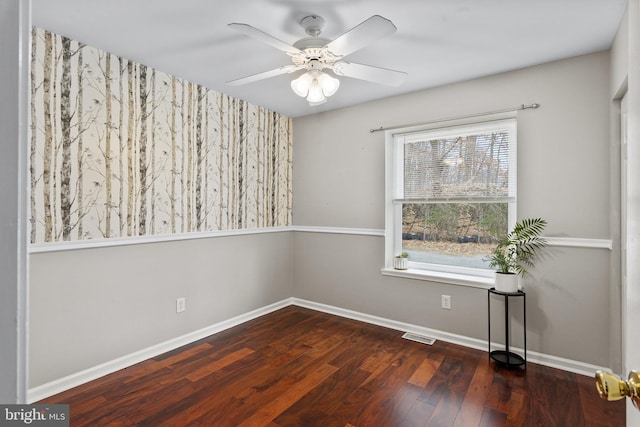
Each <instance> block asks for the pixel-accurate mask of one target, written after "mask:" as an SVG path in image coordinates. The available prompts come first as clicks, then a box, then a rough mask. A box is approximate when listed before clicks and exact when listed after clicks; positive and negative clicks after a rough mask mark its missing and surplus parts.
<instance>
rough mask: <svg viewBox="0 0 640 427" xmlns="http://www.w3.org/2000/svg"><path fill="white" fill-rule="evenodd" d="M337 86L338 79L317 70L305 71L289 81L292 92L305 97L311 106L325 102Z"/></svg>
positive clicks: (338, 85)
mask: <svg viewBox="0 0 640 427" xmlns="http://www.w3.org/2000/svg"><path fill="white" fill-rule="evenodd" d="M339 87H340V80H338V79H336V78H334V77H331V76H330V75H328V74H326V73H323V72H321V71H318V70H311V71H307V72H306V73H304V74H303V75H301V76H300V77H298V78H297V79H294V80H292V81H291V89H292V90H293V92H294V93H295V94H296V95H298V96H300V97H303V98H307V101H309V105H312V106H313V105H319V104H322V103H324V102H326V100H327V97H328V96H331V95H333V94H334V93H336V91H337V90H338V88H339Z"/></svg>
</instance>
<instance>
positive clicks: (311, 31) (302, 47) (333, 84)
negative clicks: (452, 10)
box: [227, 15, 407, 106]
mask: <svg viewBox="0 0 640 427" xmlns="http://www.w3.org/2000/svg"><path fill="white" fill-rule="evenodd" d="M228 25H229V27H231V28H233V29H234V30H237V31H239V32H241V33H243V34H245V35H248V36H251V37H253V38H255V39H257V40H260V41H262V42H264V43H266V44H269V45H271V46H273V47H275V48H276V49H279V50H281V51H283V52H285V53H286V54H287V55H289V56H290V57H291V61H292V62H293V63H292V64H288V65H283V66H282V67H279V68H276V69H274V70H269V71H265V72H262V73H258V74H253V75H250V76H247V77H243V78H239V79H235V80H231V81H229V82H227V84H230V85H242V84H246V83H252V82H255V81H258V80H262V79H266V78H269V77H275V76H278V75H281V74H287V73H294V72H296V71H299V70H306V71H305V73H303V74H302V75H301V76H300V77H298V78H296V79H294V80H293V81H292V82H291V89H292V90H293V91H294V92H295V93H296V94H297V95H299V96H301V97H304V98H307V101H309V105H311V106H313V105H319V104H322V103H324V102H326V100H327V97H328V96H331V95H333V94H334V93H336V91H337V90H338V87H339V86H340V81H339V80H338V79H336V78H334V77H332V76H330V75H329V74H327V73H325V72H324V70H331V71H332V72H333V73H334V74H335V75H337V76H346V77H352V78H356V79H361V80H367V81H370V82H375V83H381V84H385V85H389V86H399V85H400V84H402V82H403V81H404V80H405V78H406V77H407V73H404V72H402V71H395V70H389V69H386V68H380V67H375V66H372V65H364V64H357V63H354V62H348V61H345V60H344V59H343V58H344V57H346V56H347V55H350V54H351V53H353V52H355V51H357V50H359V49H362V48H363V47H365V46H366V45H368V44H370V43H373V42H374V41H376V40H378V39H380V38H382V37H385V36H388V35H390V34H392V33H394V32H395V31H396V30H397V28H396V26H395V25H393V22H391V21H390V20H388V19H386V18H383V17H382V16H379V15H373V16H372V17H370V18H369V19H367V20H365V21H363V22H361V23H360V24H358V25H357V26H355V27H354V28H352V29H351V30H349V31H347V32H346V33H344V34H342V35H341V36H339V37H338V38H336V39H335V40H333V41H331V40H327V39H325V38H322V37H320V34H321V33H322V30H323V29H324V27H325V25H326V22H325V20H324V19H323V18H322V17H320V16H317V15H310V16H306V17H304V18H303V19H302V20H301V21H300V25H301V26H302V28H304V30H305V33H306V34H307V36H308V37H305V38H302V39H300V40H298V41H297V42H295V43H294V44H293V45H289V44H287V43H285V42H283V41H281V40H278V39H277V38H275V37H273V36H271V35H269V34H267V33H265V32H263V31H261V30H258V29H257V28H255V27H252V26H251V25H248V24H237V23H232V24H228Z"/></svg>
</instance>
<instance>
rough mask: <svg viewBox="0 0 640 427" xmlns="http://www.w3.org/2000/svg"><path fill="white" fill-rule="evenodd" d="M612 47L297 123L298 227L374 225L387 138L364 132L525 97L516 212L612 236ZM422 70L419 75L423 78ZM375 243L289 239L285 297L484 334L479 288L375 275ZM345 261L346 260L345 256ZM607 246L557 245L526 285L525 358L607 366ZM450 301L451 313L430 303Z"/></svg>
mask: <svg viewBox="0 0 640 427" xmlns="http://www.w3.org/2000/svg"><path fill="white" fill-rule="evenodd" d="M609 67H610V61H609V53H608V52H600V53H594V54H590V55H585V56H581V57H577V58H572V59H568V60H563V61H558V62H554V63H549V64H544V65H540V66H535V67H531V68H526V69H522V70H518V71H514V72H509V73H504V74H499V75H494V76H489V77H486V78H481V79H477V80H473V81H468V82H464V83H459V84H455V85H450V86H445V87H440V88H435V89H432V90H427V91H423V92H417V93H411V94H407V95H404V96H400V97H395V98H389V99H386V100H382V101H377V102H371V103H368V104H363V105H359V106H357V107H353V108H347V109H342V110H338V111H332V112H328V113H322V114H318V115H313V116H309V117H303V118H298V119H295V120H294V160H293V163H294V178H293V183H294V191H293V193H294V224H295V225H299V226H326V227H355V228H373V229H383V228H384V134H383V133H382V132H379V133H373V134H372V133H370V132H369V129H370V128H377V127H380V126H392V125H401V124H408V123H417V122H421V121H431V120H436V119H440V118H448V117H453V116H460V115H466V114H473V113H479V112H483V111H494V110H501V109H504V108H508V107H515V106H519V105H521V104H530V103H533V102H536V103H539V104H541V107H540V108H539V109H538V110H528V111H523V112H520V113H519V114H518V155H519V163H518V216H519V217H531V216H542V217H544V218H546V219H547V220H548V222H549V225H548V227H547V233H546V234H547V235H549V236H558V237H574V238H594V239H610V238H611V232H610V227H611V224H610V202H609V191H610V179H611V178H610V177H611V173H612V172H611V167H612V166H611V165H610V161H609V158H610V147H609V138H610V133H609V107H610V97H609V81H610V78H609V71H610V68H609ZM425 72H428V70H425ZM383 245H384V238H382V237H373V236H354V235H347V236H345V235H338V234H324V235H317V234H313V233H296V235H295V255H294V257H295V258H294V291H295V294H294V296H295V297H299V298H303V299H308V300H312V301H316V302H320V303H325V304H331V305H335V306H339V307H343V308H347V309H351V310H356V311H362V312H365V313H368V314H372V315H377V316H382V317H386V318H390V319H394V320H399V321H404V322H409V323H414V324H417V325H421V326H424V327H428V328H433V329H439V330H443V331H447V332H451V333H456V334H461V335H465V336H469V337H472V338H477V339H486V334H487V332H486V316H487V312H486V291H484V290H482V289H475V288H467V287H461V286H455V285H447V284H441V283H434V282H428V281H418V280H412V279H401V278H391V277H383V276H381V274H380V268H381V267H382V266H383V263H384V260H383V250H384V249H383ZM342 256H348V257H349V258H348V259H349V262H347V261H345V260H344V258H342ZM610 258H611V251H610V250H607V249H591V248H588V249H584V248H582V249H579V248H570V247H554V248H552V250H550V251H548V252H547V257H546V258H545V259H544V260H543V261H542V262H541V263H539V265H538V268H536V269H535V271H533V272H532V273H533V274H532V277H531V278H529V279H528V280H527V281H526V282H525V287H526V290H527V292H528V299H529V301H528V303H529V304H528V313H527V314H528V316H527V322H528V325H527V326H528V328H529V336H528V338H529V342H528V346H529V349H530V350H533V351H537V352H541V353H544V354H548V355H554V356H559V357H564V358H568V359H572V360H576V361H581V362H585V363H591V364H595V365H599V366H610V365H611V363H615V362H616V361H612V360H610V359H611V356H610V354H609V344H610V338H609V332H610V328H609V326H610V323H611V320H610V317H611V314H610V312H609V299H610V293H609V286H610V280H609V278H610V271H611V268H612V267H611V261H610ZM441 294H447V295H451V296H452V310H450V311H447V310H443V309H441V308H440V295H441Z"/></svg>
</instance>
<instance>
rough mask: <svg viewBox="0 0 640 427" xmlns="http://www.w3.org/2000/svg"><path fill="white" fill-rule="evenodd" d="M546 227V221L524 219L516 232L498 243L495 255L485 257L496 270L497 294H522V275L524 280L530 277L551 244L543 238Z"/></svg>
mask: <svg viewBox="0 0 640 427" xmlns="http://www.w3.org/2000/svg"><path fill="white" fill-rule="evenodd" d="M546 225H547V221H545V220H544V219H542V218H525V219H522V220H520V221H519V222H517V223H516V224H515V226H514V227H513V230H511V232H510V233H509V234H507V235H506V236H504V237H503V238H502V240H500V241H499V242H498V245H497V246H496V248H495V250H494V251H493V254H491V255H490V256H489V257H487V258H485V261H488V262H489V266H490V267H491V268H496V280H495V288H496V290H497V291H501V292H517V291H518V276H522V277H524V276H525V275H526V274H527V268H529V267H533V266H534V264H533V261H534V259H535V257H536V255H537V251H538V250H539V249H542V248H543V247H544V246H545V245H546V244H547V241H546V240H545V239H544V238H542V237H540V234H541V233H542V230H544V227H545V226H546Z"/></svg>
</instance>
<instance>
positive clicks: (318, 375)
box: [239, 364, 337, 427]
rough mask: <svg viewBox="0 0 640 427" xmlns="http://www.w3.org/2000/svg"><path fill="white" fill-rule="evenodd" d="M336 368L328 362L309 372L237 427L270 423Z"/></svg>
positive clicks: (251, 426) (250, 426)
mask: <svg viewBox="0 0 640 427" xmlns="http://www.w3.org/2000/svg"><path fill="white" fill-rule="evenodd" d="M336 369H337V368H336V367H335V366H331V365H329V364H325V365H322V366H321V367H320V368H318V369H317V370H316V371H314V372H311V373H309V375H307V376H306V377H304V378H303V379H302V380H301V381H299V382H298V383H296V384H294V385H293V386H292V387H290V388H289V389H288V390H287V393H284V394H282V395H280V396H279V397H277V398H276V399H275V400H273V401H271V402H269V403H267V404H266V405H264V406H263V407H262V408H261V409H260V410H259V411H258V412H256V413H255V414H254V415H252V416H251V417H249V418H247V419H246V420H245V421H244V422H242V423H240V424H239V427H253V426H257V425H266V424H268V423H270V422H271V421H273V420H274V419H275V418H276V417H277V416H278V415H280V414H281V413H283V412H284V411H285V410H286V409H287V408H289V407H290V406H291V405H293V404H294V403H295V402H296V401H298V400H299V399H300V398H301V397H302V396H304V395H305V394H306V393H308V392H309V391H311V390H312V389H313V388H315V387H317V386H318V385H319V384H321V383H322V382H323V381H324V380H325V379H327V378H328V377H329V376H330V375H331V374H333V373H334V372H335V371H336Z"/></svg>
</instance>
